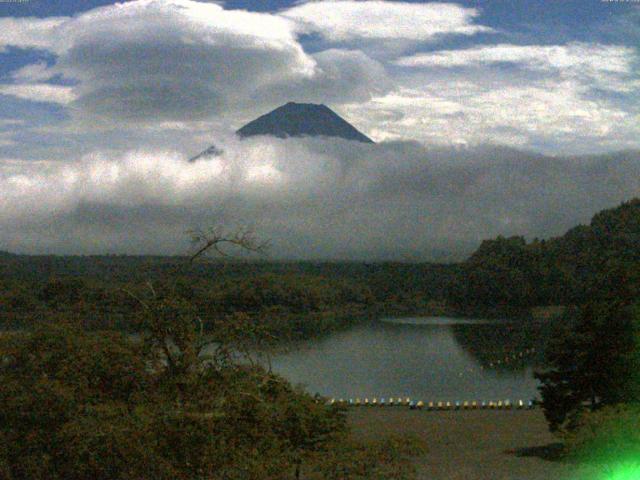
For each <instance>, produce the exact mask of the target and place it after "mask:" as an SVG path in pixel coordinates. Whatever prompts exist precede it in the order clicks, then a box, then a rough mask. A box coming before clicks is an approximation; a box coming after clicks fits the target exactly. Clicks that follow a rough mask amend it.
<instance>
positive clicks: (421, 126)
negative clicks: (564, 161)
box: [345, 76, 640, 152]
mask: <svg viewBox="0 0 640 480" xmlns="http://www.w3.org/2000/svg"><path fill="white" fill-rule="evenodd" d="M509 80H511V81H509ZM502 82H503V83H502V84H501V85H500V86H499V88H496V83H495V79H494V78H492V77H490V76H487V77H485V78H483V79H476V80H475V81H471V80H470V79H468V78H466V77H462V78H459V77H450V76H445V77H432V78H431V79H430V82H429V84H428V85H424V86H419V87H418V86H414V87H413V88H402V89H399V90H396V91H395V92H392V93H389V94H387V95H384V96H381V97H378V98H375V99H373V100H371V101H370V102H368V103H366V104H364V105H360V104H354V105H351V106H347V107H345V111H346V112H347V113H348V114H349V116H350V117H351V118H352V119H353V120H354V121H355V122H356V124H358V125H360V126H361V127H362V128H363V130H364V131H365V132H366V133H368V134H369V135H371V136H372V137H373V138H375V139H377V140H382V139H405V140H407V139H414V140H418V141H421V142H425V143H437V144H471V145H473V144H480V143H485V142H491V143H499V144H505V145H512V146H520V147H527V148H534V149H537V150H544V151H547V152H554V151H556V152H558V151H561V152H562V151H564V152H570V151H574V152H589V151H603V150H609V149H621V148H637V147H638V142H637V138H638V135H639V134H640V126H639V124H638V123H637V118H638V116H637V114H634V113H633V111H628V110H626V109H623V108H621V107H616V106H614V105H612V104H610V103H609V102H607V101H605V100H598V99H593V98H589V97H588V95H587V94H588V87H585V86H584V85H583V84H582V83H580V82H578V81H575V80H556V79H546V80H542V81H537V82H531V83H530V84H528V85H522V84H519V83H518V82H517V81H514V79H509V78H508V77H507V78H506V79H505V78H502Z"/></svg>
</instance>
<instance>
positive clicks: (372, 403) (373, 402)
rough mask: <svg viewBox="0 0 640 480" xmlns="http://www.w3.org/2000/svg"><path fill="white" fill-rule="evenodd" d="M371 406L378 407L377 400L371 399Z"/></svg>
mask: <svg viewBox="0 0 640 480" xmlns="http://www.w3.org/2000/svg"><path fill="white" fill-rule="evenodd" d="M371 405H373V406H374V407H375V406H376V405H378V399H377V398H375V397H373V400H372V401H371Z"/></svg>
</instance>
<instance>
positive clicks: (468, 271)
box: [447, 199, 640, 311]
mask: <svg viewBox="0 0 640 480" xmlns="http://www.w3.org/2000/svg"><path fill="white" fill-rule="evenodd" d="M638 294H640V199H634V200H631V201H629V202H626V203H623V204H622V205H620V206H619V207H617V208H614V209H611V210H604V211H602V212H600V213H598V214H597V215H595V216H594V217H593V219H592V221H591V224H590V225H589V226H579V227H576V228H573V229H571V230H569V231H568V232H567V233H566V234H565V235H563V236H561V237H557V238H552V239H550V240H547V241H545V240H542V241H538V240H534V241H533V242H531V243H529V244H527V243H526V242H525V240H524V238H522V237H511V238H504V237H498V238H497V239H495V240H487V241H485V242H483V243H482V245H481V246H480V248H479V249H478V250H477V251H476V252H475V253H474V254H473V255H472V256H471V257H470V258H469V259H468V260H467V261H466V262H464V263H463V264H461V266H460V270H459V272H458V274H457V275H456V276H455V277H454V278H453V279H452V280H451V282H450V283H449V287H448V295H447V298H448V300H449V301H450V302H451V303H452V304H453V305H456V306H458V307H459V308H462V309H467V310H469V309H471V310H472V311H482V310H483V309H484V310H488V311H491V310H494V311H496V310H497V311H500V310H502V311H504V310H509V309H520V310H523V309H525V310H526V309H529V308H531V307H532V306H537V305H572V304H573V305H581V304H584V303H586V302H588V301H610V300H613V299H619V300H621V299H625V300H626V301H630V300H632V299H633V298H637V297H638Z"/></svg>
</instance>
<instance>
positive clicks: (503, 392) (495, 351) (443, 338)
mask: <svg viewBox="0 0 640 480" xmlns="http://www.w3.org/2000/svg"><path fill="white" fill-rule="evenodd" d="M541 337H542V336H541V334H540V332H539V331H537V329H536V328H532V327H531V326H527V325H523V324H522V323H516V322H508V321H499V322H494V321H483V320H469V319H453V318H446V317H425V318H389V319H382V320H377V321H372V322H369V323H364V324H360V325H357V326H355V327H353V328H351V329H349V330H346V331H340V332H336V333H332V334H330V335H328V336H326V337H323V338H320V339H314V340H309V341H305V342H300V343H297V344H296V345H295V347H293V348H291V349H290V350H289V351H287V352H285V353H280V354H276V355H274V356H273V357H272V358H271V365H272V368H273V370H274V371H275V372H277V373H279V374H281V375H283V376H284V377H286V378H287V379H289V380H290V381H291V382H293V383H294V384H303V385H304V386H305V387H306V389H307V390H308V391H309V392H310V393H320V394H321V395H324V396H328V397H336V398H345V399H346V398H356V397H360V398H364V397H368V398H372V397H378V398H380V397H383V398H389V397H390V396H391V397H398V396H402V397H407V396H408V397H411V398H414V399H422V400H424V401H440V400H442V401H452V402H454V401H465V400H469V401H470V400H478V401H482V400H486V401H489V400H504V399H510V400H512V401H513V400H515V399H523V400H529V399H531V398H533V397H537V396H538V395H537V389H536V387H537V381H536V380H535V379H534V378H533V369H534V365H535V364H536V361H537V356H538V353H537V352H538V351H539V350H540V339H541Z"/></svg>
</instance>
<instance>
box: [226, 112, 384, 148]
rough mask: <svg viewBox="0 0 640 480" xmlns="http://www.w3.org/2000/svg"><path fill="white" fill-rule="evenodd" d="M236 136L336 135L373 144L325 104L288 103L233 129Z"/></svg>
mask: <svg viewBox="0 0 640 480" xmlns="http://www.w3.org/2000/svg"><path fill="white" fill-rule="evenodd" d="M236 133H237V134H238V135H239V136H240V137H243V138H244V137H251V136H254V135H272V136H274V137H278V138H287V137H303V136H309V137H321V136H322V137H339V138H344V139H345V140H353V141H357V142H362V143H374V142H373V140H371V139H370V138H369V137H367V136H366V135H364V134H362V133H361V132H359V131H358V130H357V129H356V128H355V127H353V126H352V125H351V124H350V123H349V122H347V121H346V120H344V119H343V118H342V117H340V115H338V114H337V113H335V112H334V111H333V110H331V109H330V108H329V107H327V106H326V105H317V104H314V103H295V102H289V103H287V104H285V105H282V106H280V107H278V108H276V109H275V110H272V111H271V112H269V113H266V114H265V115H262V116H261V117H258V118H256V119H255V120H253V121H251V122H249V123H247V124H246V125H245V126H244V127H242V128H241V129H240V130H238V131H237V132H236Z"/></svg>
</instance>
